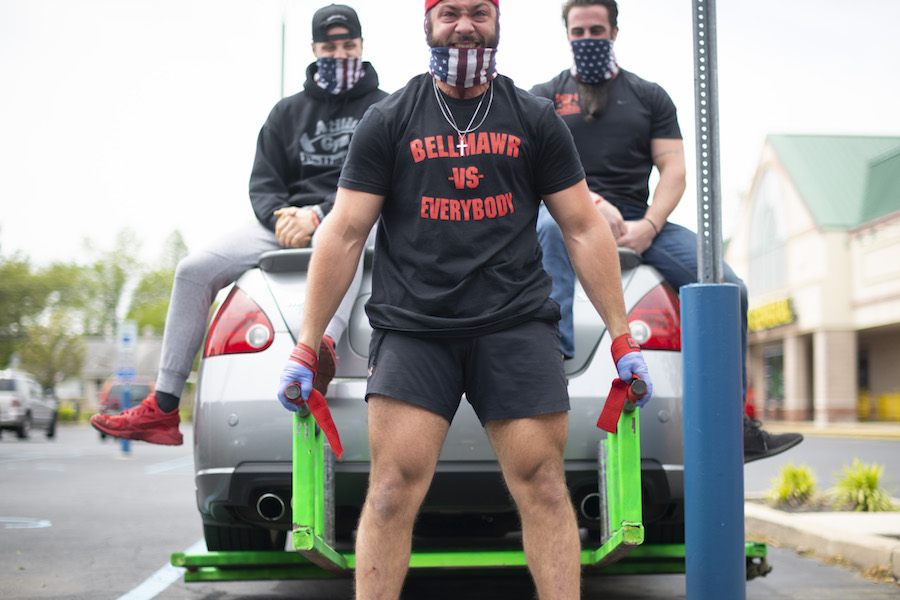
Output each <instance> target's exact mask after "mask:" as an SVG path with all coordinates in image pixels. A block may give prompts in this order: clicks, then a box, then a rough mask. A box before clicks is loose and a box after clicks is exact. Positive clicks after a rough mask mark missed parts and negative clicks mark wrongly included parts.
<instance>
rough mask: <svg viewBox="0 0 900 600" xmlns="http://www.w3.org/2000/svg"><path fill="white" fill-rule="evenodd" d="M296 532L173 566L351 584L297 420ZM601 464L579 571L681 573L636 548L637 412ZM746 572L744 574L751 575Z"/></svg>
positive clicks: (316, 461)
mask: <svg viewBox="0 0 900 600" xmlns="http://www.w3.org/2000/svg"><path fill="white" fill-rule="evenodd" d="M293 418H294V422H293V428H294V429H293V494H292V500H291V503H292V507H291V508H292V514H293V529H292V534H291V541H292V545H293V547H294V549H295V550H296V552H289V551H266V552H260V551H254V552H249V551H248V552H205V553H198V554H185V553H182V552H178V553H175V554H173V555H172V559H171V562H172V565H174V566H176V567H184V568H185V569H187V571H186V573H185V581H187V582H199V581H252V580H278V579H284V580H288V579H328V578H341V577H350V576H352V573H353V569H354V567H355V564H356V561H355V556H354V555H353V553H352V552H341V551H338V550H336V549H335V548H334V543H333V539H332V535H333V534H332V532H333V526H334V523H333V519H334V516H333V509H334V506H333V496H332V490H333V481H334V480H333V477H334V474H333V461H332V460H331V452H330V450H329V449H328V448H327V444H326V442H325V436H324V435H323V434H322V432H321V430H320V429H319V428H318V427H317V426H316V423H315V421H314V420H313V418H312V416H311V415H309V414H307V415H303V416H301V415H299V414H296V413H295V414H294V417H293ZM599 447H600V456H599V459H598V464H599V472H598V476H599V478H600V491H601V506H603V507H605V511H604V513H603V520H604V523H605V524H606V526H605V527H604V529H603V532H602V535H601V538H600V542H599V545H598V546H597V547H593V548H584V549H582V551H581V564H582V565H583V566H584V567H586V568H588V569H600V570H602V571H603V572H604V573H683V572H684V545H683V544H672V545H651V546H643V547H641V543H642V542H643V540H644V527H643V524H642V520H641V449H640V417H639V411H633V412H623V413H622V416H621V417H620V418H619V425H618V433H616V434H608V435H607V436H606V439H604V440H603V441H601V442H600V445H599ZM747 557H748V558H747V560H748V567H750V566H751V565H756V570H757V571H760V572H759V573H758V574H765V572H767V569H768V565H767V564H766V547H765V545H763V544H753V543H750V544H748V545H747ZM409 566H410V568H411V569H413V570H444V569H517V568H518V569H522V568H525V566H526V562H525V554H524V552H523V551H522V550H494V549H491V550H479V549H477V548H466V549H459V550H436V551H414V552H413V553H412V555H411V556H410V561H409ZM749 572H750V571H749V570H748V573H749Z"/></svg>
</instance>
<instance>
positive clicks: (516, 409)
mask: <svg viewBox="0 0 900 600" xmlns="http://www.w3.org/2000/svg"><path fill="white" fill-rule="evenodd" d="M371 394H378V395H381V396H388V397H390V398H394V399H396V400H401V401H403V402H407V403H409V404H415V405H416V406H421V407H422V408H425V409H427V410H429V411H431V412H433V413H436V414H438V415H440V416H442V417H444V418H445V419H447V421H449V422H452V421H453V416H454V415H455V414H456V410H457V409H458V408H459V403H460V400H461V399H462V395H463V394H465V395H466V398H467V399H468V400H469V403H470V404H471V405H472V408H474V409H475V414H477V415H478V419H479V420H480V421H481V424H482V425H484V424H485V423H487V422H488V421H494V420H498V419H520V418H524V417H534V416H537V415H543V414H549V413H555V412H562V411H568V410H569V393H568V389H567V387H566V377H565V372H564V371H563V358H562V354H561V353H560V351H559V327H558V325H557V324H556V323H553V322H549V321H543V320H538V319H534V320H531V321H527V322H525V323H522V324H521V325H517V326H515V327H511V328H509V329H504V330H502V331H498V332H495V333H490V334H485V335H480V336H475V337H460V338H446V337H440V338H435V337H419V336H413V335H408V334H404V333H399V332H396V331H387V330H384V329H376V330H374V331H373V333H372V340H371V342H370V344H369V382H368V387H367V389H366V399H367V400H368V398H369V396H370V395H371Z"/></svg>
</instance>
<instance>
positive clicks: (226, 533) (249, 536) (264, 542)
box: [203, 523, 287, 552]
mask: <svg viewBox="0 0 900 600" xmlns="http://www.w3.org/2000/svg"><path fill="white" fill-rule="evenodd" d="M203 537H204V538H206V548H207V549H208V550H209V551H210V552H213V551H217V550H225V551H229V550H230V551H253V550H284V544H285V542H286V541H287V531H278V530H269V529H263V528H262V527H240V526H228V525H208V524H206V523H204V524H203Z"/></svg>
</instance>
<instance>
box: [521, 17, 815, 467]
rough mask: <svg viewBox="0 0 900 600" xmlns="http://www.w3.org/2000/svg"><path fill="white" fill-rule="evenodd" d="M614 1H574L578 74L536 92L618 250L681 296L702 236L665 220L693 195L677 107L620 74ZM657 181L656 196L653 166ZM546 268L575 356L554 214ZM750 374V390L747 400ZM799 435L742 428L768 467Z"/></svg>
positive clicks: (543, 229) (543, 235)
mask: <svg viewBox="0 0 900 600" xmlns="http://www.w3.org/2000/svg"><path fill="white" fill-rule="evenodd" d="M617 21H618V6H617V4H616V1H615V0H568V1H567V2H566V3H565V4H564V5H563V22H564V23H565V26H566V32H567V34H568V38H569V42H570V43H571V44H572V54H573V57H574V66H573V67H572V68H570V69H566V70H564V71H563V72H562V73H560V74H559V75H557V76H556V77H554V78H553V79H551V80H550V81H548V82H546V83H542V84H540V85H537V86H535V87H534V88H533V89H532V90H531V91H532V93H533V94H535V95H537V96H541V97H544V98H548V99H550V100H551V101H553V102H554V104H555V106H556V112H557V113H558V114H559V115H560V116H561V117H562V118H563V121H565V123H566V125H568V127H569V130H570V131H571V132H572V137H573V138H574V140H575V145H576V146H577V148H578V153H579V155H580V157H581V161H582V165H583V166H584V170H585V174H586V177H587V184H588V187H589V188H590V190H591V192H590V193H591V198H592V200H593V202H594V205H595V206H596V208H597V211H598V212H599V213H600V214H602V215H603V217H605V219H606V220H607V221H608V222H609V225H610V228H611V229H612V232H613V236H614V237H615V239H616V243H617V244H618V245H619V246H624V247H626V248H631V249H632V250H634V251H635V252H637V253H638V254H641V255H642V257H643V260H644V262H645V263H647V264H649V265H652V266H654V267H655V268H656V269H657V270H658V271H659V272H660V273H661V274H662V276H663V277H665V279H666V281H668V282H669V283H670V284H672V285H673V286H674V287H675V288H676V289H677V288H680V287H681V286H682V285H686V284H689V283H696V282H697V236H696V235H695V234H694V233H693V232H691V231H690V230H688V229H685V228H684V227H681V226H680V225H676V224H674V223H669V222H668V221H667V219H668V218H669V215H670V214H671V213H672V211H673V210H674V209H675V207H676V206H677V205H678V202H679V201H680V200H681V195H682V194H683V193H684V188H685V179H684V177H685V167H684V151H683V144H682V141H681V130H680V129H679V127H678V119H677V117H676V114H675V105H674V104H673V103H672V100H671V99H670V98H669V95H668V94H667V93H666V92H665V90H663V89H662V88H661V87H660V86H659V85H657V84H655V83H651V82H649V81H645V80H643V79H641V78H640V77H638V76H637V75H635V74H634V73H631V72H629V71H626V70H624V69H622V68H621V67H620V66H619V65H618V63H617V62H616V59H615V54H614V52H613V42H614V41H615V39H616V37H617V36H618V33H619V28H618V24H617ZM654 166H655V167H656V168H657V170H658V172H659V182H658V183H657V185H656V188H655V190H654V192H653V201H652V202H651V203H649V204H648V199H649V196H650V190H649V183H648V180H649V177H650V172H651V170H652V169H653V167H654ZM538 237H539V238H540V242H541V247H542V248H543V251H544V268H545V269H546V270H547V272H548V273H550V276H551V277H552V278H553V292H552V293H551V297H552V298H553V299H555V300H556V301H557V302H558V303H559V305H560V307H561V312H562V319H561V321H560V336H561V345H562V353H563V355H564V356H566V357H567V358H569V357H571V356H572V355H573V354H574V350H575V342H574V332H573V325H572V301H573V296H574V293H575V273H574V271H573V269H572V265H571V263H570V261H569V255H568V253H567V252H566V247H565V244H564V239H563V236H562V232H561V231H560V228H559V226H558V225H557V223H556V222H555V221H554V220H553V217H552V216H551V215H550V213H549V212H548V211H547V210H546V209H541V214H540V216H539V217H538ZM725 280H726V281H727V282H729V283H734V284H737V285H738V286H740V291H741V315H742V322H741V334H742V346H743V363H742V364H744V365H745V368H744V371H745V372H746V357H747V288H746V287H745V286H744V283H743V282H742V281H741V280H740V279H739V278H738V277H737V276H736V275H735V274H734V272H733V271H732V270H731V268H730V267H728V265H726V266H725ZM746 388H747V385H746V373H745V374H744V390H745V391H746ZM802 440H803V436H802V435H800V434H798V433H785V434H780V435H772V434H770V433H768V432H766V431H764V430H763V429H761V428H760V424H759V422H758V421H753V420H750V419H748V418H746V417H745V419H744V460H745V461H746V462H749V461H752V460H758V459H760V458H767V457H769V456H773V455H775V454H778V453H780V452H783V451H785V450H787V449H789V448H792V447H794V446H796V445H797V444H799V443H800V442H801V441H802Z"/></svg>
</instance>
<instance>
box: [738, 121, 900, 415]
mask: <svg viewBox="0 0 900 600" xmlns="http://www.w3.org/2000/svg"><path fill="white" fill-rule="evenodd" d="M742 217H743V218H742V219H741V220H740V225H739V227H738V228H737V229H736V230H735V232H734V235H733V237H732V239H731V241H730V242H729V246H728V252H727V255H726V259H727V260H728V262H729V264H730V265H731V266H732V267H733V268H734V269H735V271H736V272H737V273H738V274H739V275H740V276H741V277H742V278H743V279H744V281H745V282H746V283H747V286H748V290H749V296H750V313H749V315H748V317H749V325H750V336H749V345H750V348H749V359H748V362H749V365H748V367H749V381H750V385H751V388H752V396H751V397H752V401H753V403H754V406H755V408H756V412H757V414H759V415H761V416H762V417H764V418H767V419H786V420H810V419H812V420H816V421H819V422H827V421H848V420H858V419H859V420H900V137H863V136H800V135H798V136H790V135H779V136H769V138H768V139H767V141H766V144H765V147H764V150H763V155H762V159H761V161H760V164H759V167H758V169H757V172H756V175H755V177H754V180H753V184H752V186H751V190H750V193H749V194H748V195H747V198H746V200H745V201H744V203H743V205H742Z"/></svg>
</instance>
